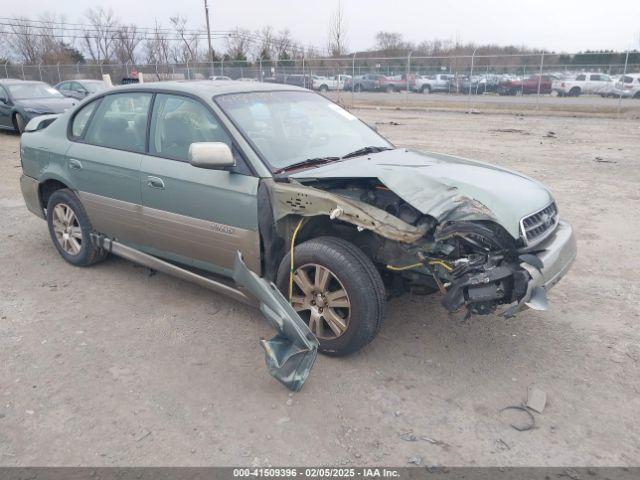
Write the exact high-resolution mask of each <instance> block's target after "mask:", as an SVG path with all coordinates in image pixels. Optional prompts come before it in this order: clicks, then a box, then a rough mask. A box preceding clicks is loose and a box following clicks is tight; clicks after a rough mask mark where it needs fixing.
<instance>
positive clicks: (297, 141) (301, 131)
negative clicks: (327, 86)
mask: <svg viewBox="0 0 640 480" xmlns="http://www.w3.org/2000/svg"><path fill="white" fill-rule="evenodd" d="M215 101H216V103H217V104H218V105H219V106H220V107H221V108H222V109H223V110H224V112H225V113H226V115H227V117H229V118H230V119H231V120H232V121H233V122H234V123H235V124H236V126H237V127H238V128H239V129H240V130H241V132H242V133H243V134H244V136H245V137H246V138H248V139H249V140H250V141H251V142H252V143H253V146H254V147H255V148H256V150H257V151H258V152H259V153H260V154H261V156H262V157H263V159H264V160H266V162H267V163H268V164H269V165H270V166H271V167H272V169H273V170H279V169H281V168H283V167H287V166H289V165H292V164H293V163H297V162H300V161H303V160H306V159H311V158H324V157H335V156H343V155H345V154H347V153H350V152H353V151H354V150H358V149H360V148H362V147H365V146H376V147H377V146H379V147H390V144H389V142H387V141H386V140H385V139H384V138H382V137H381V136H380V135H378V134H377V133H376V132H375V131H373V130H372V129H371V128H369V127H368V126H367V125H366V124H364V123H363V122H361V121H360V120H358V118H357V117H355V116H354V115H352V114H351V113H349V112H347V111H346V110H344V109H342V108H341V107H340V106H338V105H336V104H335V103H333V102H331V101H329V100H327V99H325V98H324V97H323V96H321V95H317V94H315V93H311V92H309V93H307V92H298V91H292V92H251V93H238V94H227V95H220V96H217V97H215Z"/></svg>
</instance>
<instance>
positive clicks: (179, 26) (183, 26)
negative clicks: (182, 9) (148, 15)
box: [169, 14, 199, 63]
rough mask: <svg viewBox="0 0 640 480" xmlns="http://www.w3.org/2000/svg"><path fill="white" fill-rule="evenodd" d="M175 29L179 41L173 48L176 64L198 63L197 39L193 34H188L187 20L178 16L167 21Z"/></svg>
mask: <svg viewBox="0 0 640 480" xmlns="http://www.w3.org/2000/svg"><path fill="white" fill-rule="evenodd" d="M169 21H170V22H171V25H172V26H173V28H174V29H175V31H176V33H177V35H178V38H179V39H180V41H179V42H178V44H177V45H174V48H173V58H174V61H175V62H176V63H187V62H197V61H198V43H199V37H198V35H197V34H195V33H191V34H190V33H189V31H188V29H187V19H186V18H184V17H181V16H180V14H178V15H176V16H175V17H171V18H170V19H169Z"/></svg>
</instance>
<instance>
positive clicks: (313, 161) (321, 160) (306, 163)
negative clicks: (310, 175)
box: [275, 157, 340, 174]
mask: <svg viewBox="0 0 640 480" xmlns="http://www.w3.org/2000/svg"><path fill="white" fill-rule="evenodd" d="M338 160H340V157H318V158H307V159H306V160H302V161H301V162H296V163H292V164H291V165H287V166H286V167H282V168H281V169H279V170H276V172H275V173H276V174H279V173H284V172H288V171H289V170H295V169H297V168H302V167H311V166H313V165H324V164H325V163H329V162H335V161H338Z"/></svg>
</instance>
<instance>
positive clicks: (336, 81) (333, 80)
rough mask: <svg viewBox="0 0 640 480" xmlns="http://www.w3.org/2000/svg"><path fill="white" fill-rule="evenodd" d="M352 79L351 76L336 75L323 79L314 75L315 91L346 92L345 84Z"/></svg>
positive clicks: (313, 86)
mask: <svg viewBox="0 0 640 480" xmlns="http://www.w3.org/2000/svg"><path fill="white" fill-rule="evenodd" d="M349 78H351V75H334V76H333V77H321V76H319V75H313V76H312V79H313V85H312V88H313V90H317V91H319V92H328V91H334V90H344V82H345V81H346V80H348V79H349Z"/></svg>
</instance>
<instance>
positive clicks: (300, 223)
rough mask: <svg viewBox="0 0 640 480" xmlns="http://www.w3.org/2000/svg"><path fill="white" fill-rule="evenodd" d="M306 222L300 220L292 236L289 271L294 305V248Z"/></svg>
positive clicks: (302, 219)
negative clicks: (301, 228)
mask: <svg viewBox="0 0 640 480" xmlns="http://www.w3.org/2000/svg"><path fill="white" fill-rule="evenodd" d="M303 222H304V217H302V218H301V219H300V221H299V222H298V225H297V226H296V228H295V229H294V230H293V235H292V236H291V253H290V257H291V267H290V269H289V303H290V304H293V272H294V269H293V264H294V261H293V247H294V246H295V244H296V237H297V236H298V231H299V230H300V227H301V226H302V223H303Z"/></svg>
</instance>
